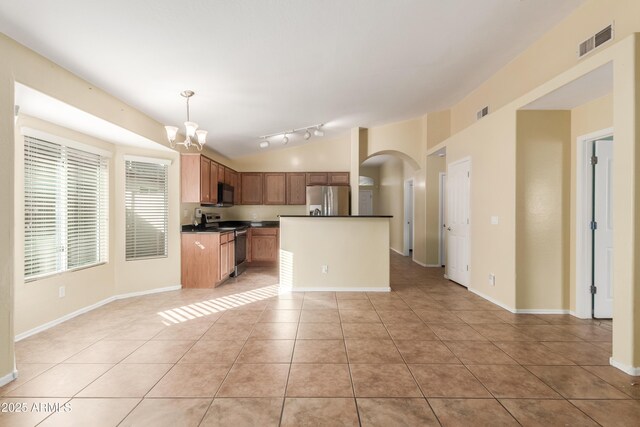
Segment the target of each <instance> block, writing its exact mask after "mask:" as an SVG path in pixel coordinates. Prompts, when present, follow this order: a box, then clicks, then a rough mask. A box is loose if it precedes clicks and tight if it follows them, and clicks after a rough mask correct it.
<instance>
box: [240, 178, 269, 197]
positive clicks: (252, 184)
mask: <svg viewBox="0 0 640 427" xmlns="http://www.w3.org/2000/svg"><path fill="white" fill-rule="evenodd" d="M240 178H241V179H240V185H241V186H242V198H241V201H242V204H243V205H261V204H262V190H263V189H262V181H263V180H262V173H260V172H243V173H241V174H240Z"/></svg>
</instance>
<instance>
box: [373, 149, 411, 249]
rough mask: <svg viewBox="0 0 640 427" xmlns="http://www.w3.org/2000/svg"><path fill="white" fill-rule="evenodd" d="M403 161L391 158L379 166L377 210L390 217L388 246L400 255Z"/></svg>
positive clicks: (402, 210) (402, 212)
mask: <svg viewBox="0 0 640 427" xmlns="http://www.w3.org/2000/svg"><path fill="white" fill-rule="evenodd" d="M404 176H405V175H404V161H403V160H401V159H399V158H396V157H393V158H390V159H389V160H387V161H385V162H384V163H383V164H382V165H380V186H379V201H378V209H379V211H380V214H381V215H392V216H393V218H391V219H390V220H389V246H390V247H391V249H393V250H394V251H396V252H398V253H400V254H402V253H403V251H404V234H403V233H404V229H403V224H404Z"/></svg>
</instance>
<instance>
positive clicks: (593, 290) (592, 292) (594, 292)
mask: <svg viewBox="0 0 640 427" xmlns="http://www.w3.org/2000/svg"><path fill="white" fill-rule="evenodd" d="M590 290H591V294H593V295H595V294H596V292H598V289H597V288H596V287H595V286H594V285H591V288H590Z"/></svg>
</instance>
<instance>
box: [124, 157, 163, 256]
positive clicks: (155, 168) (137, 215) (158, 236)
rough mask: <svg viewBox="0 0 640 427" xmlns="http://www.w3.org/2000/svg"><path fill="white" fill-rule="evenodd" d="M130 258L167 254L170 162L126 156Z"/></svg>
mask: <svg viewBox="0 0 640 427" xmlns="http://www.w3.org/2000/svg"><path fill="white" fill-rule="evenodd" d="M125 169H126V177H125V179H126V184H125V206H126V217H127V235H126V246H127V248H126V252H127V255H126V259H127V261H131V260H136V259H148V258H160V257H166V256H167V247H168V240H167V230H168V225H169V190H168V173H169V166H168V162H165V161H162V160H154V159H140V158H133V157H127V158H125Z"/></svg>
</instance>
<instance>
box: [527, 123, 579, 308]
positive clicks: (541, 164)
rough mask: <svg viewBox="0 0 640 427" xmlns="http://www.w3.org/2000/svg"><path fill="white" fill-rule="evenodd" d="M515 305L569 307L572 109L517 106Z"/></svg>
mask: <svg viewBox="0 0 640 427" xmlns="http://www.w3.org/2000/svg"><path fill="white" fill-rule="evenodd" d="M516 126H517V136H516V279H517V282H516V307H517V308H518V309H525V310H531V309H533V310H536V309H539V310H566V309H568V308H569V268H570V265H569V228H570V220H569V204H570V203H569V202H570V198H569V189H570V175H571V174H570V168H571V161H570V155H571V112H570V111H518V114H517V125H516Z"/></svg>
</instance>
